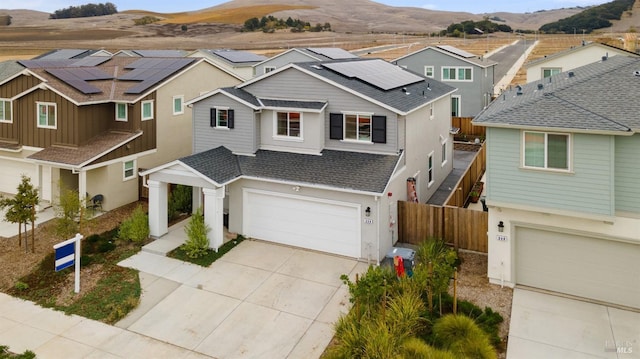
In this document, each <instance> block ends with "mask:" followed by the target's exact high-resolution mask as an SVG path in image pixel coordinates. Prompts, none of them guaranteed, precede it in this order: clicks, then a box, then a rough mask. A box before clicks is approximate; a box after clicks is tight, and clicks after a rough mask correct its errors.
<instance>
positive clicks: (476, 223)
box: [398, 201, 489, 253]
mask: <svg viewBox="0 0 640 359" xmlns="http://www.w3.org/2000/svg"><path fill="white" fill-rule="evenodd" d="M488 229H489V215H488V213H487V212H483V211H476V210H472V209H466V208H459V207H451V206H444V207H442V206H433V205H428V204H422V203H411V202H404V201H398V240H399V241H400V242H402V243H409V244H416V245H417V244H420V243H421V242H423V241H425V240H426V239H428V238H432V237H435V238H442V239H443V240H444V241H445V242H446V243H448V244H451V245H453V246H454V247H455V248H456V249H458V248H461V249H468V250H472V251H476V252H482V253H487V251H488V239H487V231H488Z"/></svg>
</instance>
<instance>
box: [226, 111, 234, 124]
mask: <svg viewBox="0 0 640 359" xmlns="http://www.w3.org/2000/svg"><path fill="white" fill-rule="evenodd" d="M227 126H228V127H229V128H233V110H227Z"/></svg>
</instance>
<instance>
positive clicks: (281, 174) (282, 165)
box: [180, 147, 400, 193]
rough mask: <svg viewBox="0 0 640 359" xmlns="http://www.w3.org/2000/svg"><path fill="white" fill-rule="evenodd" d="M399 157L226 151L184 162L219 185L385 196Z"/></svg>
mask: <svg viewBox="0 0 640 359" xmlns="http://www.w3.org/2000/svg"><path fill="white" fill-rule="evenodd" d="M399 159H400V156H399V155H378V154H369V153H358V152H346V151H333V150H324V151H322V155H321V156H318V155H309V154H299V153H290V152H280V151H265V150H259V151H258V152H256V154H255V156H238V155H233V154H232V153H231V151H229V150H228V149H226V148H224V147H218V148H215V149H212V150H208V151H204V152H201V153H197V154H194V155H191V156H188V157H184V158H182V159H180V161H181V162H182V163H184V164H185V165H187V166H189V167H191V168H193V169H194V170H195V171H197V172H199V173H201V174H203V175H205V176H207V177H208V178H210V179H212V180H213V181H215V182H216V183H220V184H222V183H226V182H228V181H230V180H232V179H234V178H238V177H240V176H248V177H253V178H262V179H268V180H277V181H286V182H293V183H299V184H300V185H305V184H306V185H317V186H327V187H333V188H336V189H343V190H354V191H363V192H372V193H383V192H384V190H385V188H386V186H387V183H388V182H389V178H390V177H391V175H392V174H393V171H394V169H395V167H396V165H397V163H398V161H399Z"/></svg>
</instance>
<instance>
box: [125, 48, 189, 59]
mask: <svg viewBox="0 0 640 359" xmlns="http://www.w3.org/2000/svg"><path fill="white" fill-rule="evenodd" d="M187 55H189V51H186V50H173V49H171V50H119V51H117V52H115V53H114V54H113V56H116V57H121V56H124V57H186V56H187Z"/></svg>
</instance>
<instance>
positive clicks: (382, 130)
mask: <svg viewBox="0 0 640 359" xmlns="http://www.w3.org/2000/svg"><path fill="white" fill-rule="evenodd" d="M329 120H330V131H329V138H330V139H332V140H345V141H354V142H368V143H371V142H373V143H387V117H386V116H375V115H371V114H359V113H332V114H330V115H329Z"/></svg>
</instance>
